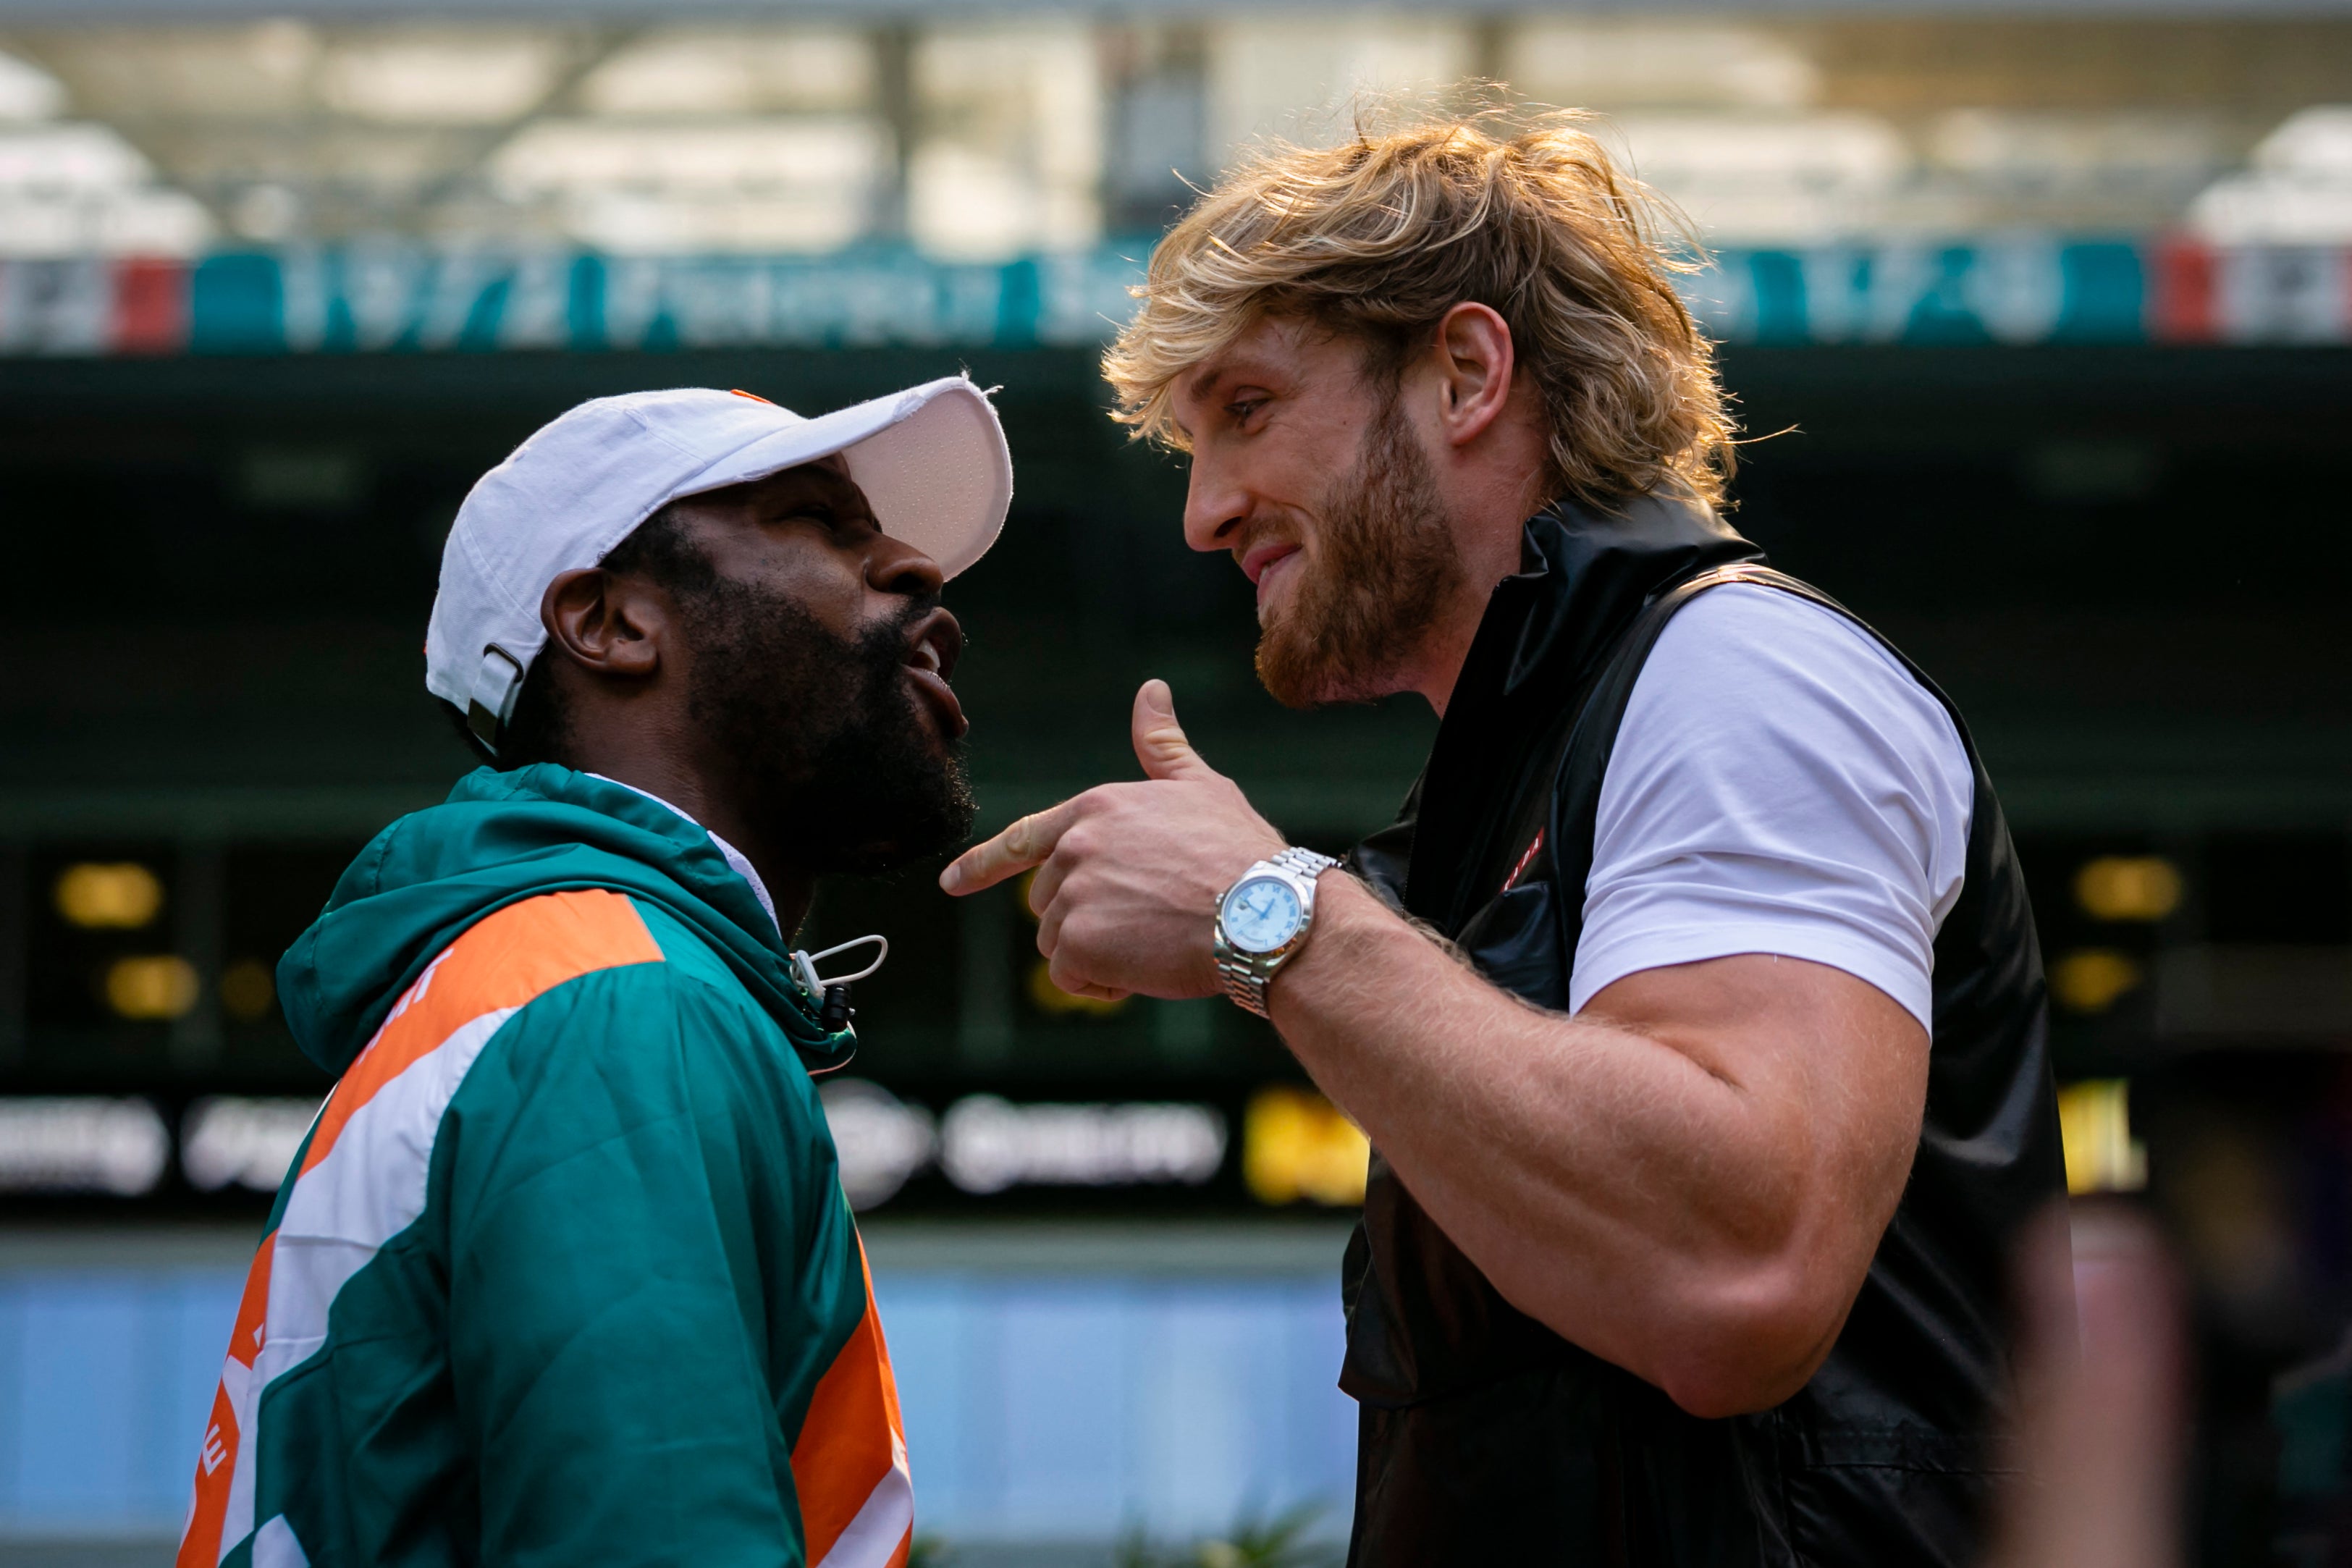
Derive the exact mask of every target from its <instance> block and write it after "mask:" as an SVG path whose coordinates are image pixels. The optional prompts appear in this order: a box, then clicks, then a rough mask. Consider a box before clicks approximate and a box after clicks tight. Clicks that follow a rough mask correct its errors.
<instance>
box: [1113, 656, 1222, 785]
mask: <svg viewBox="0 0 2352 1568" xmlns="http://www.w3.org/2000/svg"><path fill="white" fill-rule="evenodd" d="M1134 731H1135V760H1136V761H1138V762H1139V763H1142V764H1143V773H1144V776H1145V777H1147V778H1155V779H1213V778H1215V777H1217V776H1218V774H1217V770H1216V769H1214V768H1213V767H1211V766H1210V765H1209V764H1208V763H1206V762H1205V761H1203V760H1202V756H1201V753H1200V752H1196V751H1194V750H1193V749H1192V742H1190V741H1188V740H1186V739H1185V738H1184V726H1182V725H1181V724H1179V723H1178V722H1176V698H1175V695H1174V694H1173V693H1171V691H1170V690H1169V689H1168V683H1167V682H1166V681H1164V680H1147V681H1145V682H1144V683H1143V686H1142V688H1141V689H1139V690H1138V691H1137V692H1136V694H1135V720H1134Z"/></svg>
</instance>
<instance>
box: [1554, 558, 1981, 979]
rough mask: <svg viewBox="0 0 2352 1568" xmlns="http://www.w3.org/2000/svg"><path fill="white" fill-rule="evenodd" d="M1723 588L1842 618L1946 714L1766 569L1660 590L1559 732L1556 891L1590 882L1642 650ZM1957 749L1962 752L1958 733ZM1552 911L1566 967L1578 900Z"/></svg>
mask: <svg viewBox="0 0 2352 1568" xmlns="http://www.w3.org/2000/svg"><path fill="white" fill-rule="evenodd" d="M1727 583H1747V584H1754V585H1755V586H1757V587H1759V588H1773V589H1778V590H1779V591H1780V592H1781V593H1785V594H1794V595H1797V596H1798V597H1799V598H1801V599H1809V600H1811V601H1812V602H1813V603H1814V604H1817V605H1821V606H1822V608H1824V609H1827V610H1832V611H1834V612H1835V613H1837V614H1838V615H1840V616H1844V617H1845V618H1846V619H1847V620H1850V621H1852V622H1853V624H1854V625H1855V626H1860V627H1861V628H1862V629H1863V630H1864V631H1865V632H1868V633H1869V634H1870V635H1871V636H1872V637H1874V638H1876V639H1877V640H1878V642H1879V643H1880V645H1881V646H1883V647H1886V648H1887V650H1888V651H1889V652H1891V653H1893V654H1894V655H1895V658H1897V659H1899V660H1901V661H1902V663H1903V665H1904V667H1905V668H1906V669H1909V670H1910V671H1911V672H1912V674H1913V675H1915V676H1916V677H1917V678H1918V679H1919V680H1920V682H1921V683H1922V684H1924V685H1926V686H1927V689H1928V691H1929V692H1930V693H1932V694H1933V695H1934V696H1935V698H1936V699H1937V701H1939V702H1942V703H1943V704H1944V706H1945V708H1946V709H1947V710H1951V703H1950V702H1949V700H1947V699H1946V698H1945V697H1944V694H1943V693H1942V692H1941V691H1938V690H1937V689H1936V687H1935V686H1934V684H1933V683H1932V682H1929V681H1928V680H1927V676H1926V675H1925V674H1924V673H1922V672H1921V671H1920V669H1919V668H1918V667H1917V666H1916V665H1914V664H1912V662H1911V661H1910V660H1909V659H1908V658H1904V656H1903V654H1902V652H1901V651H1900V650H1899V649H1896V648H1895V647H1894V646H1893V645H1892V644H1889V643H1887V642H1886V640H1885V638H1884V637H1879V636H1878V634H1877V632H1876V631H1875V630H1874V629H1873V628H1872V627H1871V626H1869V625H1868V624H1867V623H1866V622H1864V620H1863V619H1862V618H1861V617H1860V616H1856V615H1855V614H1854V613H1853V611H1852V610H1849V609H1847V608H1846V607H1845V606H1844V605H1841V604H1839V603H1838V602H1837V601H1836V600H1835V599H1832V598H1831V597H1830V596H1829V595H1827V594H1824V593H1822V591H1821V590H1820V589H1819V588H1816V587H1814V586H1813V585H1812V584H1810V583H1805V582H1801V581H1800V580H1799V579H1797V578H1794V577H1791V576H1790V575H1789V574H1787V573H1785V572H1776V571H1774V570H1773V569H1772V568H1771V567H1769V566H1763V565H1759V564H1757V563H1753V562H1734V563H1731V564H1730V565H1727V566H1717V567H1715V568H1714V569H1712V570H1710V571H1706V572H1701V573H1699V574H1696V575H1695V576H1691V577H1685V578H1684V579H1683V580H1682V581H1681V582H1679V583H1675V584H1671V585H1669V586H1667V587H1665V588H1662V589H1660V590H1659V591H1658V592H1657V594H1656V595H1654V596H1653V597H1652V598H1651V599H1650V601H1649V602H1648V603H1647V604H1646V605H1643V608H1642V612H1641V614H1640V615H1639V616H1635V617H1634V620H1633V625H1632V626H1629V627H1627V628H1626V631H1625V635H1624V637H1622V639H1621V640H1620V641H1619V643H1618V645H1617V647H1616V649H1615V651H1614V652H1612V654H1611V655H1610V657H1609V662H1608V663H1607V664H1606V665H1604V666H1602V667H1601V673H1600V674H1599V675H1598V676H1597V677H1595V678H1594V680H1593V683H1592V689H1591V692H1590V694H1589V695H1587V697H1586V698H1585V700H1584V701H1583V702H1582V703H1581V704H1580V705H1579V706H1578V709H1577V712H1576V718H1575V721H1574V722H1573V723H1572V724H1570V725H1569V726H1568V727H1567V728H1566V730H1565V731H1564V733H1563V734H1562V737H1561V740H1560V744H1559V761H1558V763H1557V765H1556V767H1555V768H1554V770H1553V779H1554V784H1553V787H1552V793H1551V798H1550V800H1549V802H1548V803H1546V804H1547V805H1549V816H1548V819H1547V820H1546V821H1545V822H1544V823H1543V824H1542V828H1543V834H1544V838H1545V840H1546V843H1545V846H1544V857H1545V858H1547V859H1548V860H1549V864H1550V868H1551V872H1552V875H1553V876H1554V878H1555V879H1557V881H1558V883H1559V886H1560V887H1561V888H1562V889H1563V890H1564V891H1565V890H1566V889H1577V890H1578V891H1579V892H1580V891H1581V889H1583V887H1584V884H1585V881H1586V880H1587V879H1588V878H1590V877H1591V872H1592V837H1593V833H1594V829H1595V824H1596V823H1597V821H1598V819H1599V817H1600V814H1601V780H1602V779H1603V777H1604V776H1605V775H1606V774H1607V773H1608V770H1609V757H1610V754H1611V753H1612V752H1614V751H1615V750H1616V747H1617V733H1618V731H1619V730H1620V729H1621V728H1622V726H1623V724H1624V721H1625V709H1626V706H1627V704H1628V703H1630V702H1631V701H1632V700H1633V685H1634V683H1635V682H1636V681H1637V680H1639V679H1641V676H1642V668H1643V665H1645V664H1647V663H1648V662H1649V658H1650V650H1651V649H1652V648H1653V647H1656V646H1657V641H1658V638H1659V637H1661V636H1662V635H1664V632H1665V629H1666V624H1667V623H1668V622H1669V621H1672V620H1673V619H1674V618H1675V615H1676V614H1678V613H1679V612H1680V611H1681V610H1682V609H1683V607H1684V606H1685V605H1688V604H1689V603H1690V602H1691V601H1692V600H1693V599H1696V598H1697V597H1698V596H1699V595H1701V594H1704V593H1706V591H1707V590H1708V589H1710V588H1719V587H1722V586H1723V585H1724V584H1727ZM1958 718H1959V715H1958V711H1957V710H1954V711H1953V721H1954V722H1956V723H1957V722H1958ZM1962 744H1963V745H1966V744H1967V737H1966V732H1965V731H1963V733H1962ZM1534 832H1535V825H1533V824H1530V825H1529V827H1528V835H1529V837H1532V836H1533V834H1534ZM1555 907H1556V908H1557V909H1558V910H1559V920H1560V926H1561V930H1560V941H1561V944H1562V945H1561V952H1562V953H1563V954H1565V955H1571V956H1570V963H1573V957H1572V955H1573V954H1574V952H1576V944H1577V940H1578V938H1579V937H1580V936H1581V935H1582V933H1583V930H1584V900H1583V899H1582V898H1580V897H1574V896H1570V897H1562V898H1560V899H1559V900H1555Z"/></svg>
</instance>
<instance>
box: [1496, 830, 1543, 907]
mask: <svg viewBox="0 0 2352 1568" xmlns="http://www.w3.org/2000/svg"><path fill="white" fill-rule="evenodd" d="M1543 841H1544V830H1543V829H1542V828H1540V827H1538V828H1537V829H1536V837H1535V842H1533V843H1531V844H1529V845H1528V852H1527V853H1526V854H1524V855H1522V856H1520V857H1519V863H1518V864H1517V865H1516V866H1514V867H1512V868H1511V874H1510V875H1509V876H1507V877H1506V878H1504V879H1503V891H1504V892H1506V893H1507V892H1509V891H1510V890H1511V889H1513V888H1516V887H1517V886H1518V885H1519V879H1520V878H1521V877H1523V876H1525V875H1527V869H1528V866H1529V865H1531V864H1532V863H1533V862H1534V860H1535V858H1536V851H1537V850H1538V849H1540V848H1542V847H1543Z"/></svg>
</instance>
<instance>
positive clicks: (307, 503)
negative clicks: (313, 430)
mask: <svg viewBox="0 0 2352 1568" xmlns="http://www.w3.org/2000/svg"><path fill="white" fill-rule="evenodd" d="M366 486H367V474H366V470H365V469H364V468H362V466H361V463H360V460H359V457H358V455H357V454H356V453H352V452H348V451H338V450H336V449H334V448H332V447H325V448H320V447H256V448H254V449H252V450H250V451H248V452H247V453H245V454H244V456H243V457H242V458H239V459H238V461H237V466H236V497H237V499H238V500H241V501H243V502H245V503H246V504H247V506H254V507H265V508H268V509H271V510H295V511H300V510H333V509H336V508H340V507H348V506H350V505H352V503H353V502H355V501H357V500H359V499H360V496H361V493H362V491H363V490H364V489H366Z"/></svg>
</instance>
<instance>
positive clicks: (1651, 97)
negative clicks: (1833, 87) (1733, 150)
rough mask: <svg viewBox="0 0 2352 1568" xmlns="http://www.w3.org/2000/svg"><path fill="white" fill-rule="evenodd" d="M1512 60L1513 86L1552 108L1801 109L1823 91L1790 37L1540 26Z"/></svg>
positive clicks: (1625, 25) (1679, 26) (1617, 25)
mask: <svg viewBox="0 0 2352 1568" xmlns="http://www.w3.org/2000/svg"><path fill="white" fill-rule="evenodd" d="M1508 58H1509V63H1510V68H1509V70H1508V72H1507V75H1508V76H1509V77H1510V79H1511V85H1512V86H1513V87H1514V88H1517V89H1519V90H1520V91H1522V92H1525V93H1527V94H1528V96H1530V97H1532V98H1536V99H1539V100H1543V101H1544V102H1547V103H1578V104H1592V105H1596V106H1607V107H1610V108H1617V107H1621V106H1624V105H1630V104H1659V105H1672V106H1675V107H1685V108H1687V107H1696V106H1699V105H1718V104H1719V105H1724V106H1727V107H1737V108H1742V109H1800V108H1802V107H1803V106H1805V105H1806V104H1809V103H1811V102H1812V101H1813V100H1814V98H1815V97H1816V96H1817V95H1818V94H1819V93H1820V91H1821V71H1820V69H1819V68H1817V67H1816V66H1815V65H1814V64H1813V62H1812V61H1811V59H1809V58H1806V56H1805V55H1804V54H1803V53H1802V52H1801V50H1799V49H1798V48H1797V47H1795V46H1794V45H1792V44H1791V43H1790V41H1789V40H1788V39H1787V38H1784V37H1773V36H1772V35H1771V34H1769V33H1767V32H1764V31H1761V30H1760V29H1758V28H1753V27H1737V26H1722V25H1720V24H1717V23H1709V22H1699V21H1685V22H1639V21H1617V20H1607V21H1603V20H1599V19H1586V18H1577V19H1574V20H1561V21H1549V20H1547V21H1541V22H1534V23H1530V24H1528V25H1526V26H1522V27H1521V28H1520V29H1519V30H1518V31H1517V33H1516V34H1515V35H1514V36H1513V37H1512V38H1511V43H1510V51H1509V57H1508Z"/></svg>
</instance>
